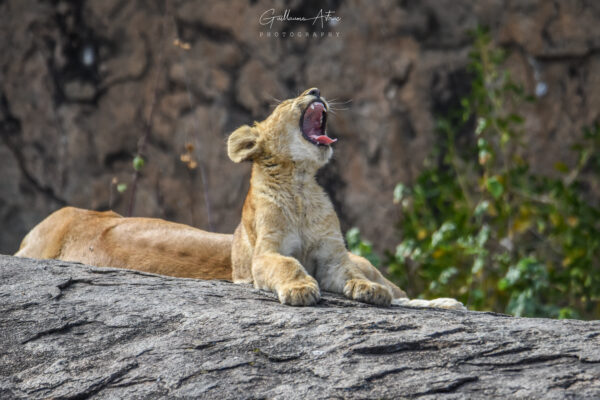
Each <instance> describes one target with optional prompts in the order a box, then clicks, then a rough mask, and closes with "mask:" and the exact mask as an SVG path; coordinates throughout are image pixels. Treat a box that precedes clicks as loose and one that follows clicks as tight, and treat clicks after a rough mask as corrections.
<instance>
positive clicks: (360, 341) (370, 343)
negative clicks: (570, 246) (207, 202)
mask: <svg viewBox="0 0 600 400" xmlns="http://www.w3.org/2000/svg"><path fill="white" fill-rule="evenodd" d="M166 397H168V398H285V399H308V398H429V399H439V398H452V399H456V398H465V397H466V398H490V397H496V398H511V399H512V398H528V399H531V398H544V399H552V398H589V399H592V398H596V399H597V398H599V397H600V322H583V321H557V320H547V319H524V318H512V317H507V316H504V315H498V314H490V313H480V312H459V311H445V310H436V309H411V308H406V307H392V308H377V307H371V306H368V305H364V304H360V303H356V302H353V301H349V300H346V299H343V298H341V297H339V296H336V295H331V294H325V295H324V296H323V300H322V301H321V303H320V304H319V305H318V306H316V307H306V308H295V307H289V306H284V305H281V304H279V303H278V302H277V300H276V299H275V297H274V296H272V295H271V294H268V293H264V292H260V291H257V290H254V289H253V288H251V287H250V286H238V285H234V284H231V283H227V282H216V281H196V280H188V279H176V278H169V277H161V276H155V275H150V274H145V273H140V272H133V271H125V270H115V269H106V268H96V267H90V266H85V265H81V264H73V263H65V262H58V261H37V260H29V259H20V258H14V257H9V256H0V398H2V399H11V398H28V399H30V398H55V399H84V398H115V399H122V398H166Z"/></svg>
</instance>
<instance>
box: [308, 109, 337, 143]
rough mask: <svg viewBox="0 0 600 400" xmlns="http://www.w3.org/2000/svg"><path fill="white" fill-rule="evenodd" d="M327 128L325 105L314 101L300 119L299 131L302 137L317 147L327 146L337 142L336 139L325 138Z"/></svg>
mask: <svg viewBox="0 0 600 400" xmlns="http://www.w3.org/2000/svg"><path fill="white" fill-rule="evenodd" d="M326 126H327V108H326V107H325V104H323V102H321V101H319V100H314V101H313V102H312V103H310V104H309V105H308V106H307V107H306V109H305V110H304V112H303V113H302V116H301V117H300V130H301V131H302V136H304V138H305V139H306V140H308V141H309V142H311V143H312V144H314V145H317V146H329V145H330V144H332V143H335V142H337V139H332V138H330V137H329V136H327V133H326V132H325V128H326Z"/></svg>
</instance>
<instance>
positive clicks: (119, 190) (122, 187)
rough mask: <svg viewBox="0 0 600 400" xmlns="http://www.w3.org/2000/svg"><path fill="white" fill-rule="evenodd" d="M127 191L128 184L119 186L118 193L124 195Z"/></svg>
mask: <svg viewBox="0 0 600 400" xmlns="http://www.w3.org/2000/svg"><path fill="white" fill-rule="evenodd" d="M126 190H127V184H126V183H119V184H118V185H117V192H119V193H123V192H124V191H126Z"/></svg>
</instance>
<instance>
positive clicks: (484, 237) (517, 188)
mask: <svg viewBox="0 0 600 400" xmlns="http://www.w3.org/2000/svg"><path fill="white" fill-rule="evenodd" d="M472 38H473V47H472V51H471V53H470V64H469V72H470V73H471V77H472V80H471V90H470V93H469V94H468V95H467V96H465V97H463V98H462V99H461V101H460V107H458V108H457V109H455V110H452V111H451V112H449V113H448V115H443V116H439V117H438V122H437V134H438V138H437V139H438V140H437V145H436V147H435V148H434V149H433V151H432V152H431V154H430V156H429V157H428V158H427V159H426V161H425V165H424V168H423V171H422V173H421V174H420V176H419V177H418V178H417V179H416V181H415V183H414V184H413V185H412V186H408V185H405V184H403V183H399V184H398V185H397V186H396V188H395V190H394V195H393V202H394V204H395V205H396V206H397V207H399V208H400V209H401V219H400V221H399V222H398V226H397V227H398V232H399V235H400V238H401V239H400V243H399V244H398V246H397V247H396V248H395V249H394V250H389V251H386V254H385V257H384V258H383V259H381V260H380V258H379V257H378V256H377V255H376V254H374V252H373V249H372V246H371V244H370V243H369V242H368V241H366V240H363V239H362V238H361V236H360V232H359V231H358V229H356V228H354V229H351V230H349V231H348V233H347V242H348V246H349V248H350V249H351V250H352V251H353V252H354V253H357V254H359V255H362V256H365V257H367V258H368V259H369V260H370V261H371V262H372V263H374V264H375V265H378V266H383V267H387V268H388V272H389V274H390V275H391V277H392V279H393V280H394V281H395V282H396V283H397V284H398V285H400V286H401V287H402V288H403V289H405V290H406V291H407V293H408V294H409V296H411V297H416V296H421V297H424V298H433V297H441V296H443V297H446V296H447V297H455V298H457V299H459V300H460V301H462V302H464V303H465V304H466V305H467V306H468V307H469V308H470V309H474V310H491V311H497V312H504V313H508V314H512V315H516V316H527V317H552V318H583V319H592V318H599V317H600V302H599V301H598V300H599V298H600V209H599V208H597V207H595V206H593V205H591V204H590V202H588V201H586V198H585V196H586V192H587V190H586V189H587V187H586V185H585V183H584V182H583V180H581V179H579V178H580V174H581V173H582V172H585V173H587V174H590V173H591V174H594V176H595V177H597V178H600V125H598V124H596V125H595V126H592V127H589V128H586V129H585V131H584V134H583V139H582V140H581V141H580V142H579V143H577V144H576V145H574V146H572V148H571V150H572V151H573V152H575V153H576V154H577V165H576V167H575V168H568V167H567V165H566V164H565V163H564V162H561V161H560V160H557V161H556V163H555V169H556V170H557V174H555V175H557V176H558V177H549V176H545V175H539V174H536V173H534V172H532V171H531V170H530V168H529V162H528V160H527V158H526V156H525V152H524V149H525V145H524V141H523V137H524V122H525V121H524V119H523V117H522V116H521V115H520V114H519V108H520V107H521V106H522V105H523V104H524V103H525V102H530V101H534V99H533V97H531V96H528V95H527V94H526V93H525V92H524V90H523V88H522V87H521V86H520V85H519V84H518V83H516V82H514V81H513V80H512V79H511V76H510V74H509V72H508V71H507V70H506V69H504V68H503V62H504V60H505V59H506V56H507V54H506V51H505V50H503V49H502V48H498V47H495V46H494V45H493V44H492V42H491V40H490V36H489V34H488V33H487V31H486V30H485V29H483V28H478V29H477V30H475V31H474V32H472Z"/></svg>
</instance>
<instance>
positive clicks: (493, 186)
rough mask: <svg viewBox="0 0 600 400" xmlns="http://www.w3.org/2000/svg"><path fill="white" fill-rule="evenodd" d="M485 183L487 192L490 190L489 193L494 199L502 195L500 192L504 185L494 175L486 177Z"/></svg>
mask: <svg viewBox="0 0 600 400" xmlns="http://www.w3.org/2000/svg"><path fill="white" fill-rule="evenodd" d="M485 185H486V187H487V190H488V192H490V194H491V195H492V196H494V198H495V199H496V200H498V199H499V198H500V196H502V193H504V186H502V184H501V183H500V181H499V180H498V178H497V177H496V176H492V177H491V178H488V179H487V181H486V183H485Z"/></svg>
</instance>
